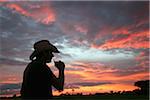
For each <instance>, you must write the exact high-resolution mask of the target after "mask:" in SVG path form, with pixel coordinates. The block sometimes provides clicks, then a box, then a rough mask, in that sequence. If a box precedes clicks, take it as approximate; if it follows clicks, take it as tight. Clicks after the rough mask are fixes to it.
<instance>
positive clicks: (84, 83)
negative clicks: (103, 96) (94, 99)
mask: <svg viewBox="0 0 150 100" xmlns="http://www.w3.org/2000/svg"><path fill="white" fill-rule="evenodd" d="M73 84H74V85H79V86H97V85H104V84H111V83H110V82H79V83H73Z"/></svg>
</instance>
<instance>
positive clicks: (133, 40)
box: [91, 30, 149, 50]
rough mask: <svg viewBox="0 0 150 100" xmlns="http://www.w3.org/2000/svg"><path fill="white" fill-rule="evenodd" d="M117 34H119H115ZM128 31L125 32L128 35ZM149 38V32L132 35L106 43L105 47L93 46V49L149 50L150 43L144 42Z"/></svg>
mask: <svg viewBox="0 0 150 100" xmlns="http://www.w3.org/2000/svg"><path fill="white" fill-rule="evenodd" d="M115 33H117V32H115ZM127 33H128V31H126V30H125V31H124V34H127ZM148 37H149V30H146V31H143V32H136V33H130V34H129V36H128V37H125V38H122V39H119V40H117V39H111V40H108V41H106V42H105V43H104V44H103V45H100V46H98V45H95V44H92V45H91V47H94V48H98V49H104V50H105V49H113V48H135V49H138V48H149V41H147V40H144V39H145V38H148Z"/></svg>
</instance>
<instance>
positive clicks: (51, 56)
mask: <svg viewBox="0 0 150 100" xmlns="http://www.w3.org/2000/svg"><path fill="white" fill-rule="evenodd" d="M53 57H54V55H53V53H52V52H50V51H47V52H46V55H45V58H46V62H47V63H49V62H51V60H52V58H53Z"/></svg>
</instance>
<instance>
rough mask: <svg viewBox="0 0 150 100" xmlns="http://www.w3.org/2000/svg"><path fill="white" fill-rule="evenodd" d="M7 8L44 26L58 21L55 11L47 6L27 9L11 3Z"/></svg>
mask: <svg viewBox="0 0 150 100" xmlns="http://www.w3.org/2000/svg"><path fill="white" fill-rule="evenodd" d="M6 7H8V8H10V9H13V10H15V11H17V12H19V13H20V14H22V15H24V16H28V17H31V18H33V19H34V20H36V21H37V22H41V23H43V24H51V23H53V22H55V20H56V17H55V13H54V10H53V9H52V7H50V6H47V5H46V6H40V7H39V8H32V7H29V8H28V9H25V8H23V7H22V6H21V5H19V4H14V3H12V4H11V3H10V4H7V5H6Z"/></svg>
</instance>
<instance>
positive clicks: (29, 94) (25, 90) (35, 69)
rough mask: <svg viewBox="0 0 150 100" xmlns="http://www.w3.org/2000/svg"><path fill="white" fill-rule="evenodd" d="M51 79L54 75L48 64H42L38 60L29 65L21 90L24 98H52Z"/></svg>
mask: <svg viewBox="0 0 150 100" xmlns="http://www.w3.org/2000/svg"><path fill="white" fill-rule="evenodd" d="M51 77H53V73H52V71H51V70H50V68H49V67H48V66H47V65H46V64H42V63H40V62H38V61H36V60H34V61H32V62H31V63H29V64H28V66H27V67H26V69H25V71H24V76H23V83H22V88H21V96H22V98H25V99H27V98H30V99H33V98H37V99H40V98H41V99H44V98H45V99H46V98H51V97H52V87H51V85H52V81H51Z"/></svg>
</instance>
